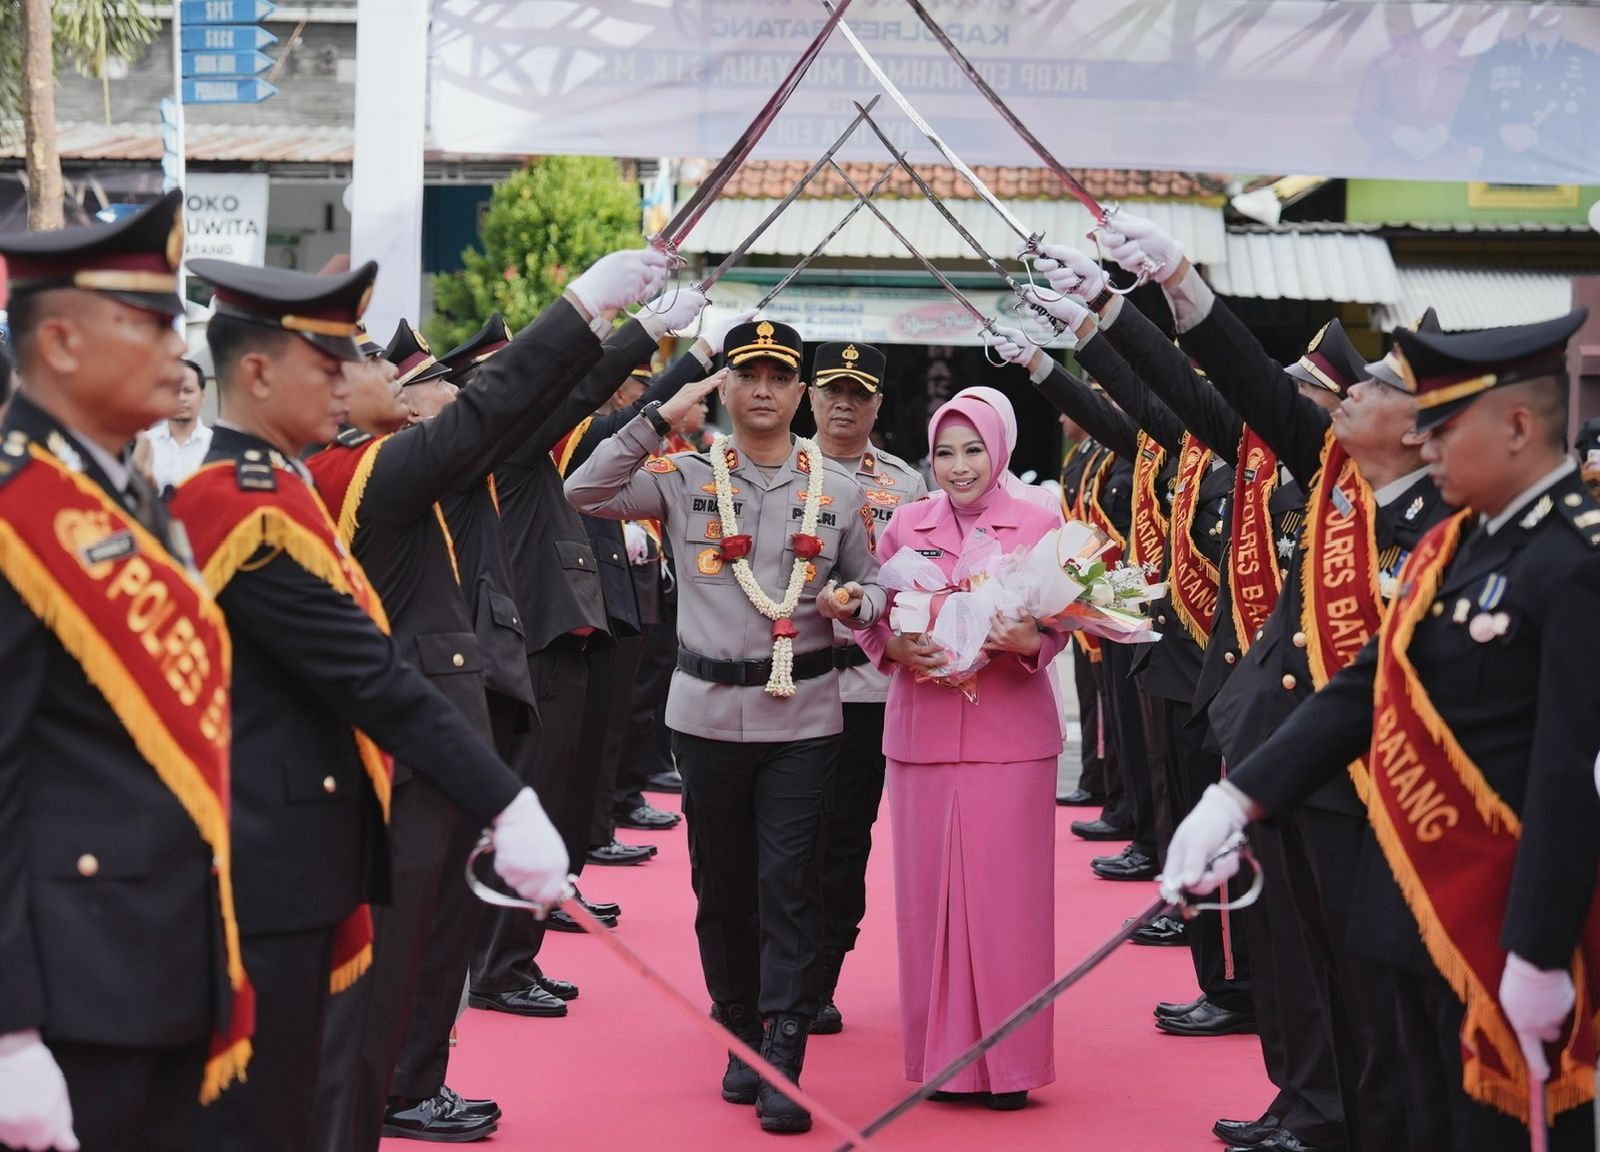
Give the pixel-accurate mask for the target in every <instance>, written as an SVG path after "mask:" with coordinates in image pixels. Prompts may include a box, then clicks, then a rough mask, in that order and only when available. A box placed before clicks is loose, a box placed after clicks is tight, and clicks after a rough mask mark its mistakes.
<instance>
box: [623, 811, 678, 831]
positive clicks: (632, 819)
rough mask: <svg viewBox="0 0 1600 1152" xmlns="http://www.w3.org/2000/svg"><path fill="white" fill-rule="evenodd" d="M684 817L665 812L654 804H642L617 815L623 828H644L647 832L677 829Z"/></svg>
mask: <svg viewBox="0 0 1600 1152" xmlns="http://www.w3.org/2000/svg"><path fill="white" fill-rule="evenodd" d="M682 819H683V817H682V816H680V815H679V814H678V813H676V812H663V811H662V810H661V809H659V808H657V807H656V806H655V805H653V804H641V805H639V806H638V807H637V808H630V809H629V810H628V811H626V812H618V813H617V824H618V826H620V827H623V828H642V829H644V830H645V831H646V832H659V831H661V830H662V829H663V828H676V827H677V826H678V821H680V820H682Z"/></svg>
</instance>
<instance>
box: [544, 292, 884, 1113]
mask: <svg viewBox="0 0 1600 1152" xmlns="http://www.w3.org/2000/svg"><path fill="white" fill-rule="evenodd" d="M801 355H802V345H801V342H800V336H799V334H798V333H797V332H795V331H794V329H792V328H790V327H788V326H787V325H783V324H774V323H772V322H771V321H766V320H762V321H759V322H756V323H752V324H743V325H739V326H738V327H736V328H734V329H733V330H731V331H730V332H729V333H728V336H727V339H726V357H727V363H728V368H729V370H730V371H729V373H728V375H726V376H722V377H720V381H721V383H720V395H721V398H722V402H723V404H724V406H725V407H726V408H727V410H728V413H729V415H730V416H731V418H732V420H733V427H734V434H733V436H732V437H731V438H727V437H719V438H718V439H717V441H716V443H715V444H714V445H713V447H712V449H711V451H710V452H709V453H706V454H698V453H684V454H680V455H675V456H668V457H663V458H660V459H657V460H650V461H649V462H648V463H646V460H647V458H648V457H649V456H650V454H651V453H652V452H654V451H655V450H656V449H657V448H658V447H659V445H660V443H661V439H662V437H664V436H665V435H666V434H667V432H668V431H670V430H671V428H672V426H673V425H674V424H675V423H677V421H678V420H679V419H680V418H681V417H682V416H683V414H684V413H685V412H687V411H688V410H689V408H690V406H691V405H693V404H697V403H699V401H700V399H701V397H702V396H703V395H704V394H705V393H707V392H709V391H710V388H711V387H712V386H713V384H716V383H717V382H718V381H719V377H717V376H713V377H709V378H708V379H707V380H706V381H702V382H701V383H699V384H695V385H691V386H689V387H687V388H684V389H683V390H682V391H681V392H679V393H678V394H677V395H676V396H674V397H672V398H671V399H670V400H668V401H666V402H665V403H663V404H661V405H660V406H659V408H658V407H656V406H654V405H652V406H649V407H647V408H646V409H645V410H644V412H643V413H641V414H640V415H639V416H638V417H637V418H636V419H635V420H634V421H633V422H632V423H630V424H628V425H627V426H626V427H625V428H623V429H622V430H621V431H620V432H619V433H618V434H617V435H616V437H615V438H614V439H612V440H611V441H609V442H608V443H605V444H602V445H600V447H599V448H597V449H596V450H595V453H594V455H593V456H591V457H590V458H589V460H588V462H587V463H585V464H584V465H583V467H581V468H579V469H578V470H577V471H576V472H574V473H573V474H572V476H571V477H570V478H569V479H568V480H567V485H566V491H567V496H568V497H569V498H570V499H571V501H572V503H573V504H574V505H575V506H576V507H577V508H578V509H579V510H580V511H583V512H587V513H590V514H592V515H596V516H610V517H617V518H638V517H649V518H652V519H657V520H660V521H662V522H663V524H664V528H665V531H666V533H667V535H668V537H669V539H670V541H671V544H672V549H673V554H674V555H675V556H677V558H678V564H679V570H680V573H681V575H680V591H679V597H680V599H679V607H678V636H679V640H680V642H681V645H682V647H681V649H680V651H679V654H678V673H677V675H675V676H674V677H673V681H672V691H671V694H670V696H669V698H668V702H667V724H668V726H669V727H670V728H671V729H672V730H673V744H674V750H675V753H676V756H677V760H678V768H679V771H681V772H682V773H683V781H684V785H683V807H684V812H685V814H686V815H687V816H688V820H689V853H690V859H691V862H692V864H693V869H694V883H695V895H696V897H697V899H698V902H699V908H698V912H697V914H696V916H695V930H696V933H697V934H698V936H699V939H700V959H701V964H702V966H703V967H704V969H705V976H706V987H707V989H708V990H709V991H710V993H711V997H712V1000H713V1001H714V1002H715V1005H716V1008H715V1011H716V1014H717V1016H718V1018H719V1019H721V1020H722V1021H723V1022H724V1023H726V1024H727V1025H728V1027H729V1028H730V1029H732V1030H733V1031H734V1032H735V1033H736V1034H738V1035H739V1036H741V1037H742V1038H744V1039H745V1040H747V1041H750V1042H754V1041H755V1040H757V1039H761V1040H762V1055H764V1056H765V1057H766V1058H767V1059H768V1060H770V1061H772V1062H773V1063H774V1064H776V1065H777V1066H778V1067H779V1068H780V1069H781V1070H782V1071H783V1072H784V1073H785V1074H786V1075H788V1076H789V1077H790V1078H791V1079H793V1080H795V1081H796V1082H798V1080H799V1077H800V1069H801V1065H802V1063H803V1061H804V1058H805V1047H806V1034H807V1030H808V1028H809V1027H810V1023H811V1020H812V1018H813V1017H815V1015H816V1013H817V1008H818V997H817V993H816V988H815V986H814V983H813V980H812V978H811V972H810V970H811V968H812V965H813V964H814V963H815V962H816V958H817V955H818V951H819V946H820V943H821V938H822V847H823V836H824V832H825V829H824V815H823V813H824V805H825V801H826V796H827V790H828V788H829V786H830V782H831V779H832V776H833V772H834V765H835V762H836V759H837V756H838V750H839V743H840V735H839V734H840V731H841V729H842V728H843V718H842V714H841V711H840V704H839V688H838V681H837V677H836V675H835V672H834V656H833V628H832V624H831V622H830V621H831V620H833V619H840V620H842V621H843V623H844V624H845V625H846V626H847V627H855V628H861V627H865V626H867V625H868V624H870V623H872V622H873V621H874V620H876V619H877V617H878V616H879V614H880V613H881V612H882V611H883V606H884V592H883V590H882V589H881V588H879V587H878V586H876V585H875V584H871V583H870V581H871V580H873V578H874V577H875V576H876V575H877V568H878V565H877V561H876V559H875V558H874V557H873V554H872V547H871V539H870V532H869V530H868V526H867V521H866V519H865V516H864V515H863V513H864V511H865V510H864V508H863V499H862V495H861V490H860V488H859V487H858V486H857V485H856V482H855V480H854V478H853V477H852V475H851V474H850V473H848V472H846V471H845V470H844V469H843V468H842V467H840V466H839V465H837V464H834V463H833V462H832V461H830V460H828V459H827V458H826V457H825V456H824V455H823V454H822V450H821V449H820V448H819V447H818V446H817V444H816V443H815V442H814V441H808V440H803V439H802V440H798V441H797V440H796V439H795V438H794V437H792V436H791V435H790V434H789V421H790V420H791V419H792V418H793V416H794V414H795V411H796V409H798V408H799V406H800V400H801V395H802V393H803V391H804V385H803V384H802V383H801V380H800V360H801ZM641 465H643V467H641ZM836 579H842V580H844V581H847V583H845V584H843V585H842V586H841V587H835V586H834V580H836ZM819 593H820V595H819ZM758 1013H759V1015H758ZM762 1017H765V1018H766V1020H767V1026H766V1031H765V1036H764V1038H763V1037H762V1033H761V1018H762ZM722 1093H723V1098H724V1099H726V1100H728V1101H730V1102H731V1103H738V1104H749V1103H755V1105H756V1113H757V1116H758V1117H759V1118H760V1120H761V1126H762V1128H763V1129H765V1130H767V1131H772V1132H804V1131H807V1130H809V1128H810V1127H811V1117H810V1116H809V1115H808V1114H807V1113H806V1112H804V1111H803V1110H801V1109H799V1108H798V1107H796V1106H794V1105H793V1104H791V1103H790V1102H789V1101H788V1100H787V1099H785V1098H784V1097H783V1096H781V1095H780V1094H779V1093H778V1092H777V1091H776V1090H774V1089H772V1088H770V1087H769V1086H767V1085H765V1084H759V1082H758V1078H757V1077H756V1076H755V1074H754V1073H753V1072H752V1071H751V1070H750V1069H749V1068H748V1066H746V1065H745V1064H744V1063H743V1062H742V1061H739V1060H737V1059H734V1058H730V1060H729V1065H728V1070H727V1073H726V1075H725V1076H724V1078H723V1084H722Z"/></svg>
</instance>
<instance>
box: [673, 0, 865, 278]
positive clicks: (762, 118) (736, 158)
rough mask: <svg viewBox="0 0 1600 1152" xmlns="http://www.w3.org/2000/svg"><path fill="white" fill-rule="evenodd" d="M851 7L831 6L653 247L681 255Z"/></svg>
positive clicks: (847, 0) (844, 3)
mask: <svg viewBox="0 0 1600 1152" xmlns="http://www.w3.org/2000/svg"><path fill="white" fill-rule="evenodd" d="M849 6H850V0H840V2H839V4H838V5H837V6H830V7H829V16H828V19H827V21H826V22H825V23H824V24H823V25H822V29H821V30H820V31H819V32H818V33H817V35H816V38H815V39H813V40H812V41H811V43H810V44H809V45H807V46H806V50H805V51H804V52H803V53H801V55H800V59H798V60H796V61H795V63H794V67H793V68H791V69H789V74H788V75H787V76H785V77H784V78H783V82H782V83H780V84H779V85H778V88H777V91H775V92H773V94H772V95H771V96H770V97H768V98H767V102H766V103H765V104H763V105H762V106H761V110H760V111H759V112H757V113H756V116H755V119H754V120H752V121H750V124H749V125H748V126H747V127H746V128H745V130H744V132H743V134H741V135H740V137H739V138H738V139H737V140H735V141H734V142H733V147H732V148H730V149H728V151H727V154H726V155H724V156H723V157H722V159H721V160H718V161H717V163H716V166H715V167H714V168H712V169H711V171H710V172H708V173H707V174H706V177H705V179H703V180H702V181H700V186H699V187H698V188H696V189H695V190H694V192H693V193H692V194H691V195H690V196H689V198H688V199H687V200H685V201H684V202H683V204H682V205H681V206H679V208H678V211H677V212H676V213H674V214H673V217H672V219H671V220H669V221H667V224H666V226H665V227H664V228H662V229H661V231H659V232H657V233H656V234H655V235H654V236H652V237H650V244H651V246H652V247H654V248H658V249H660V250H661V251H663V252H665V253H666V254H667V255H669V256H673V257H676V256H677V255H678V246H679V245H680V244H682V243H683V240H684V237H686V236H688V235H689V232H690V230H691V229H692V228H693V227H694V226H695V225H696V224H697V223H699V221H700V217H702V216H704V215H705V213H706V209H708V208H710V207H711V202H712V201H713V200H715V199H716V197H717V193H719V192H721V191H722V189H723V188H724V187H725V186H726V185H727V183H728V181H729V180H731V179H732V178H733V173H734V171H735V170H736V169H737V168H738V167H739V165H740V164H742V163H744V160H745V157H747V156H749V155H750V153H751V151H752V150H754V148H755V146H756V144H757V143H759V142H760V140H761V137H762V136H763V135H765V134H766V131H767V128H768V126H770V125H771V123H772V121H773V120H774V119H776V118H777V115H778V113H779V112H780V111H781V110H782V109H783V105H784V103H785V102H786V101H787V100H788V99H789V97H790V96H791V95H793V93H794V90H795V88H797V87H798V86H799V84H800V81H801V80H803V79H804V78H805V74H806V71H807V70H808V69H809V68H810V67H811V62H812V61H813V60H815V59H816V58H817V54H818V53H819V52H821V51H822V46H823V44H825V43H826V42H827V40H828V37H829V36H831V35H832V34H833V29H834V26H835V25H837V24H838V23H839V21H840V18H841V17H842V16H843V15H844V10H845V9H846V8H848V7H849Z"/></svg>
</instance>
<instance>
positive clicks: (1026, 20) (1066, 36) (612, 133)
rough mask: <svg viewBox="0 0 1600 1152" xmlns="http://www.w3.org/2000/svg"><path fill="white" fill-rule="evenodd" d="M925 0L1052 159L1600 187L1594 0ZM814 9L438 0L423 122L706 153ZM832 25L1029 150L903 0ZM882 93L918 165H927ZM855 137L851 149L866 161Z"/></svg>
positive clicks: (801, 113)
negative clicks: (1545, 0)
mask: <svg viewBox="0 0 1600 1152" xmlns="http://www.w3.org/2000/svg"><path fill="white" fill-rule="evenodd" d="M185 7H188V5H185ZM927 7H928V8H929V9H930V11H931V12H932V13H933V16H934V18H935V19H936V20H938V21H939V23H940V24H941V25H942V26H943V27H944V28H945V30H946V31H947V32H948V33H949V35H950V36H951V38H952V39H954V40H955V41H956V42H957V43H958V44H959V45H960V46H961V48H962V51H963V52H965V53H966V55H967V56H968V58H969V59H971V61H972V62H973V64H974V65H976V66H977V68H978V69H979V70H980V71H981V72H982V74H983V75H984V77H985V79H986V80H987V81H988V82H989V83H990V84H991V85H992V86H993V87H994V88H995V89H996V90H997V91H998V92H999V94H1000V95H1001V97H1002V98H1004V99H1005V100H1006V102H1007V103H1008V104H1009V105H1010V106H1011V108H1012V109H1013V110H1014V111H1015V112H1016V113H1017V114H1018V115H1019V116H1020V117H1021V118H1022V120H1023V121H1024V122H1025V123H1027V124H1028V126H1029V127H1030V128H1031V129H1032V130H1033V132H1034V133H1035V134H1036V135H1037V136H1038V137H1039V138H1040V139H1041V140H1042V141H1043V142H1044V144H1045V145H1046V146H1047V147H1048V148H1049V149H1050V150H1051V151H1052V152H1053V153H1054V154H1055V155H1056V157H1057V158H1058V159H1060V160H1061V161H1062V162H1064V163H1066V164H1068V165H1069V166H1076V167H1084V168H1098V167H1119V168H1163V169H1186V170H1191V171H1193V170H1198V171H1216V172H1263V173H1307V174H1315V175H1326V176H1352V177H1354V176H1359V177H1375V178H1390V179H1427V180H1483V181H1491V182H1496V183H1526V184H1553V183H1590V184H1593V183H1600V8H1593V7H1591V8H1579V7H1570V6H1562V5H1544V4H1541V5H1528V4H1517V3H1501V4H1449V5H1446V4H1437V3H1355V2H1351V3H1305V2H1302V0H1028V2H1026V3H1025V2H1024V0H927ZM825 18H826V12H825V10H824V9H823V7H822V5H821V3H820V0H762V2H761V3H753V2H751V0H675V2H673V3H670V4H667V3H645V2H643V0H632V2H629V3H616V2H601V0H577V2H574V0H522V2H520V3H516V4H506V3H503V2H499V0H435V3H434V6H433V18H432V35H433V46H432V60H433V67H434V72H433V76H432V83H431V86H430V87H431V92H432V100H433V104H432V109H431V116H430V129H431V133H432V137H433V141H434V144H435V146H437V147H438V148H440V149H442V150H444V151H447V152H451V153H457V154H472V155H529V154H543V153H552V152H567V153H580V154H598V155H620V156H658V155H661V154H663V153H666V154H672V155H678V156H706V157H715V156H718V155H721V154H722V153H723V152H724V151H725V150H726V149H727V148H728V146H729V145H730V144H731V143H732V142H733V140H734V139H735V138H736V137H737V136H738V134H739V132H740V131H741V130H742V129H743V128H744V127H745V125H746V124H747V123H748V122H749V119H750V116H751V113H752V111H753V110H754V109H755V108H756V107H758V106H759V104H760V102H761V100H762V99H764V98H765V97H766V95H768V94H769V93H770V92H771V91H772V90H773V89H774V88H775V87H776V86H777V84H778V83H779V81H780V80H781V79H782V77H783V75H784V74H785V72H787V70H788V69H789V67H790V66H791V64H792V63H793V61H794V59H795V58H796V57H797V56H798V55H799V53H800V52H801V51H802V49H803V48H804V47H805V45H806V44H807V43H808V42H809V41H810V39H811V38H812V37H813V36H814V35H815V34H816V32H817V30H818V29H819V28H820V26H821V24H822V23H823V21H824V20H825ZM845 20H846V22H847V23H848V24H849V25H850V26H851V27H852V28H853V29H854V30H855V32H856V34H857V35H858V36H859V37H860V39H861V40H862V41H863V43H864V44H865V46H866V47H867V49H868V50H869V51H870V52H871V53H872V54H873V55H874V56H875V57H876V58H877V60H878V61H879V63H880V64H881V65H882V66H883V68H884V70H885V71H886V72H887V73H888V74H889V75H890V77H891V78H892V79H893V80H894V81H895V83H896V84H897V85H899V87H900V88H901V89H902V90H903V91H904V92H905V94H906V96H908V97H909V98H910V100H911V101H912V103H913V104H915V106H916V108H917V110H918V111H919V112H921V113H922V115H923V116H924V117H926V118H927V119H928V120H929V121H930V122H931V123H932V125H933V127H934V128H935V129H936V130H937V131H938V132H939V134H940V135H941V136H943V137H944V138H945V140H946V141H948V142H949V143H950V144H951V145H952V146H953V147H954V148H955V150H956V151H957V152H958V153H959V154H960V155H961V156H962V158H963V159H964V160H966V161H967V162H968V163H971V164H1024V165H1026V164H1034V163H1037V161H1036V160H1035V159H1034V157H1033V155H1032V154H1031V153H1030V152H1028V151H1027V150H1026V148H1025V147H1024V146H1023V145H1022V143H1021V141H1020V140H1018V139H1017V138H1016V136H1015V135H1014V134H1013V133H1012V132H1011V131H1010V130H1009V129H1008V128H1007V127H1006V125H1005V123H1004V122H1003V121H1001V120H1000V119H999V118H998V117H997V116H996V115H995V114H994V112H993V111H992V110H991V109H990V108H989V106H988V104H987V103H986V102H985V101H984V99H983V97H982V96H981V95H980V94H979V93H978V92H977V90H975V89H974V88H973V87H972V85H971V84H970V82H969V81H968V80H967V78H966V77H965V76H964V75H963V74H962V73H961V72H960V70H959V69H958V68H957V67H956V66H955V64H954V63H953V62H952V61H951V60H950V58H949V56H948V55H946V53H945V51H944V49H943V48H942V47H941V46H940V45H939V44H938V42H937V41H935V40H934V39H933V37H932V35H931V33H930V32H929V31H928V30H927V29H926V28H925V27H923V25H922V24H921V22H920V21H919V20H918V19H917V17H916V15H915V14H914V13H913V12H912V11H911V10H910V9H909V8H908V7H906V6H905V5H903V4H900V3H898V2H897V0H856V2H855V3H853V4H852V5H851V6H850V8H849V9H848V10H847V11H846V14H845ZM875 91H877V86H876V83H875V82H874V80H873V78H872V76H871V74H870V73H869V72H868V71H867V69H866V67H865V66H864V65H863V64H862V63H861V61H859V60H858V59H857V57H856V55H855V53H854V52H852V51H851V49H850V47H849V45H848V44H847V43H846V42H845V40H844V38H843V37H842V36H841V35H840V34H839V33H838V32H835V34H834V36H833V39H832V40H831V41H830V42H829V44H828V46H827V47H826V48H825V49H824V51H823V52H822V54H821V55H820V56H819V57H818V58H817V60H816V62H815V63H814V64H813V66H812V68H811V71H810V73H809V74H808V75H807V77H806V79H805V81H804V82H803V83H802V84H801V85H800V87H799V88H798V89H797V90H796V92H795V93H794V95H793V97H792V98H791V99H790V101H789V103H788V105H787V106H786V107H785V108H784V111H783V113H782V114H781V115H780V116H779V117H778V119H777V120H776V121H775V122H774V123H773V125H772V127H771V128H770V130H769V131H768V132H767V134H766V136H765V137H764V138H763V140H762V142H761V145H760V146H759V148H758V149H757V152H756V155H757V156H766V157H782V158H787V159H797V160H798V159H803V160H811V159H815V158H816V156H817V155H818V153H819V152H820V151H821V150H822V149H823V148H825V147H826V146H827V144H828V143H829V142H830V141H832V140H833V139H834V138H835V137H836V136H837V135H838V134H839V133H840V132H841V131H842V130H843V128H844V126H845V124H846V123H848V121H849V119H850V117H851V115H852V114H853V112H854V109H853V108H852V107H851V103H852V101H854V100H856V99H860V98H863V97H865V96H868V95H871V94H872V93H874V92H875ZM880 107H881V108H883V109H884V111H883V112H882V115H881V119H882V121H883V123H884V126H885V128H886V130H888V131H889V132H890V133H891V135H893V136H894V137H895V139H896V141H897V142H898V143H900V144H902V145H905V146H907V147H909V149H910V151H911V155H912V158H913V159H920V160H924V161H926V160H931V159H934V158H935V154H934V153H933V151H932V149H931V148H930V147H928V146H927V145H926V144H925V143H924V142H923V141H922V138H921V137H920V135H918V134H917V132H916V130H915V129H914V128H913V127H912V125H911V123H910V121H908V120H907V119H906V118H904V117H903V116H901V115H900V114H899V113H898V111H897V110H894V109H892V108H890V107H889V105H888V102H887V101H886V102H885V103H884V104H883V105H881V106H880ZM863 138H865V139H863ZM868 140H871V134H870V133H867V132H861V133H858V134H857V142H856V143H855V144H853V145H852V146H851V147H850V148H849V149H847V150H846V152H845V153H844V154H845V155H846V156H848V157H850V158H856V159H860V158H869V157H872V156H874V155H877V154H879V152H881V149H879V148H877V146H876V141H872V142H871V144H868V143H867V142H866V141H868Z"/></svg>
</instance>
